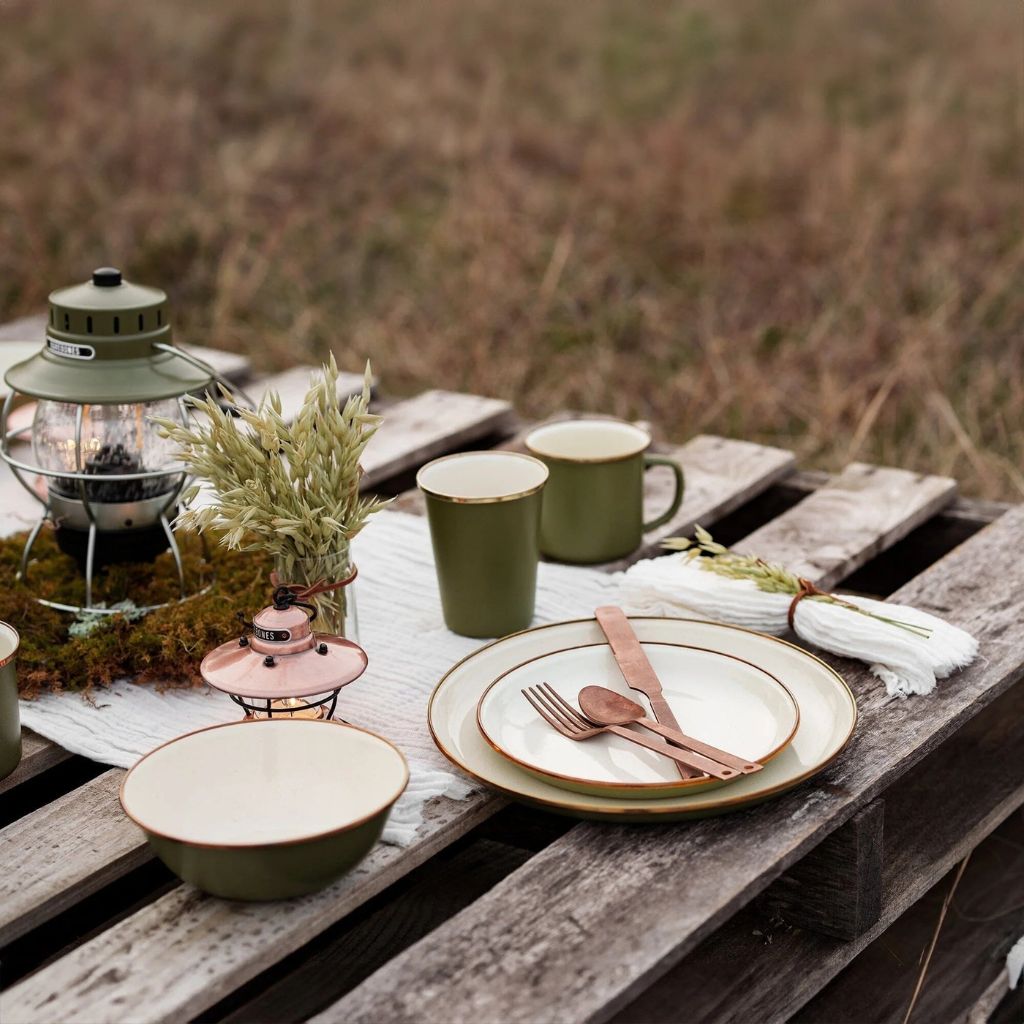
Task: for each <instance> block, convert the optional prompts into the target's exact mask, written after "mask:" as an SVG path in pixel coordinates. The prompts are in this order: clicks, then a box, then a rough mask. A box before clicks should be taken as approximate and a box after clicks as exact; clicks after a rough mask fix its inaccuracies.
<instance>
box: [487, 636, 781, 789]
mask: <svg viewBox="0 0 1024 1024" xmlns="http://www.w3.org/2000/svg"><path fill="white" fill-rule="evenodd" d="M643 647H644V652H645V653H646V654H647V657H648V658H649V659H650V662H651V664H652V665H653V666H654V670H655V672H657V674H658V678H659V679H660V680H661V684H662V687H663V689H664V694H665V698H666V700H668V702H669V704H670V705H671V706H672V709H673V710H674V711H675V712H676V716H677V718H678V719H679V721H680V723H681V724H682V727H683V728H684V729H685V730H686V732H687V733H689V734H690V735H691V736H694V737H697V738H699V739H702V740H704V741H705V742H706V743H710V744H712V745H713V746H716V747H720V748H721V749H722V750H727V751H729V753H732V754H736V755H737V756H739V757H743V758H747V759H749V760H751V761H760V762H761V763H762V764H764V763H766V762H767V761H769V760H770V759H771V758H772V757H774V756H775V755H776V754H778V753H779V751H780V750H782V749H783V748H784V747H785V746H786V744H787V743H789V741H790V740H791V739H792V738H793V734H794V733H795V732H796V729H797V724H798V722H799V720H800V712H799V710H798V708H797V705H796V701H795V700H794V699H793V696H792V694H790V692H789V690H787V689H786V687H785V686H784V685H783V684H782V683H781V682H780V681H779V680H778V679H776V678H775V677H774V676H773V675H771V674H770V673H768V672H766V671H765V670H764V669H762V668H758V667H757V666H756V665H752V664H751V663H750V662H749V661H744V660H743V659H741V658H738V657H736V656H735V655H733V654H727V653H723V652H722V651H717V650H708V649H706V648H702V647H693V646H690V645H682V644H666V643H646V644H644V645H643ZM540 683H548V684H549V685H550V686H552V687H553V688H554V690H555V691H556V692H557V693H558V694H560V695H561V696H562V697H564V698H565V699H566V700H568V701H569V702H570V703H571V704H572V705H573V706H576V695H577V694H578V693H579V692H580V690H581V689H583V687H584V686H590V685H596V686H606V687H608V689H611V690H615V691H616V692H618V693H621V694H624V695H625V696H627V697H629V698H631V699H632V700H635V701H636V702H637V703H639V704H640V705H641V706H643V708H644V711H645V712H646V713H647V715H648V716H649V717H653V716H652V715H651V709H650V705H649V704H648V702H647V699H646V698H645V697H644V696H643V695H642V694H640V693H638V692H637V691H636V690H631V689H630V688H629V687H628V686H627V685H626V681H625V680H624V679H623V677H622V673H621V672H620V671H619V667H618V665H617V664H616V662H615V657H614V656H613V654H612V651H611V648H610V647H609V646H608V645H607V644H606V643H597V644H583V645H581V646H579V647H570V648H567V649H566V650H561V651H555V652H553V653H549V654H542V655H540V656H538V657H534V658H531V659H530V660H529V661H527V662H525V663H524V664H522V665H518V666H516V667H515V668H513V669H511V670H510V671H508V672H505V673H503V674H502V675H500V676H499V677H498V678H497V679H496V680H495V681H494V682H493V683H491V685H490V686H489V687H488V688H487V689H486V690H485V691H484V694H483V696H482V697H481V698H480V701H479V703H478V705H477V725H478V726H479V727H480V732H481V733H482V734H483V737H484V739H485V740H487V741H488V742H489V743H490V744H491V746H492V747H494V749H495V750H496V751H497V752H498V753H499V754H501V755H502V756H503V757H506V758H507V759H508V760H510V761H512V762H513V763H514V764H516V765H518V766H519V767H520V768H522V769H524V770H525V771H528V772H532V773H534V774H536V775H539V776H541V777H542V778H543V779H544V780H545V781H547V782H550V783H551V784H552V785H554V786H558V787H560V788H561V789H568V790H570V791H572V792H576V793H588V794H594V795H598V796H613V797H621V798H623V799H635V800H643V799H651V798H658V797H667V796H678V795H681V794H682V793H692V792H695V791H697V790H699V789H709V788H712V787H715V788H717V787H719V786H723V785H729V784H730V783H728V782H722V781H720V780H718V779H712V778H708V777H707V776H703V777H700V778H696V779H686V780H683V779H681V778H680V777H679V772H678V771H677V770H676V766H675V762H674V761H671V760H669V759H668V758H667V757H663V756H662V755H661V754H657V753H655V752H654V751H651V750H647V749H645V748H644V747H641V746H638V745H637V744H636V743H631V742H630V741H629V740H627V739H625V738H623V737H620V736H614V735H612V734H610V733H606V734H604V735H603V736H595V737H593V738H592V739H588V740H585V741H583V742H580V741H576V740H572V739H569V738H568V737H566V736H563V735H562V734H561V733H559V732H557V731H556V730H555V729H553V728H552V727H551V726H550V725H549V724H548V723H547V722H545V721H544V720H543V719H542V718H541V717H540V715H538V713H537V711H536V710H535V709H534V708H533V707H531V706H530V704H529V703H528V702H527V700H526V698H525V697H524V696H523V694H522V690H523V689H524V688H525V687H527V686H537V685H539V684H540ZM630 730H631V731H637V732H638V733H639V734H641V735H642V736H645V737H649V738H653V739H657V737H655V736H654V734H653V733H651V732H650V731H649V730H646V729H641V728H640V727H639V726H636V725H633V726H630ZM739 778H742V776H737V779H739ZM730 781H736V780H730Z"/></svg>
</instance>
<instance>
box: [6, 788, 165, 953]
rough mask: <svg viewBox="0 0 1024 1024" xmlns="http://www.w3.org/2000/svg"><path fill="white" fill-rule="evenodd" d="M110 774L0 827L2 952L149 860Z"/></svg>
mask: <svg viewBox="0 0 1024 1024" xmlns="http://www.w3.org/2000/svg"><path fill="white" fill-rule="evenodd" d="M123 775H124V772H122V771H119V770H111V771H109V772H105V773H104V774H103V775H100V776H98V777H97V778H95V779H93V780H92V781H91V782H87V783H86V784H85V785H84V786H79V787H78V789H75V790H73V791H72V792H71V793H68V794H67V795H65V796H63V797H61V798H60V799H58V800H54V801H53V802H52V803H49V804H46V805H45V806H43V807H41V808H39V810H37V811H33V812H32V813H31V814H28V815H26V816H25V817H23V818H19V819H18V820H17V821H15V822H14V823H13V824H11V825H8V826H7V828H5V829H0V864H2V865H3V866H4V867H3V870H2V871H0V946H3V945H5V944H6V943H8V942H10V941H12V940H13V939H16V938H17V937H18V936H19V935H23V934H24V933H25V932H27V931H29V930H30V929H32V928H34V927H35V926H36V925H37V924H41V923H42V922H43V921H46V920H48V919H49V918H51V917H53V916H54V915H55V914H57V913H59V912H60V911H61V910H63V909H64V908H65V907H67V906H69V905H70V904H71V903H75V902H77V901H79V900H82V899H84V898H85V897H86V896H88V895H89V894H90V893H93V892H95V891H96V890H97V889H99V888H100V887H101V886H103V885H105V884H106V883H107V882H108V881H110V880H111V879H113V878H116V877H118V876H119V875H122V874H124V873H125V872H126V871H130V870H131V869H132V868H133V867H135V866H136V865H138V864H141V863H142V862H143V861H145V860H147V859H149V857H150V856H151V854H150V853H149V852H148V847H147V846H146V841H145V838H144V836H143V835H142V833H141V832H140V831H139V829H138V828H137V827H136V825H134V824H133V823H132V822H131V821H130V820H129V819H128V818H127V817H125V815H124V814H123V813H122V811H121V805H120V804H119V803H118V799H117V790H118V786H119V785H120V784H121V778H122V777H123Z"/></svg>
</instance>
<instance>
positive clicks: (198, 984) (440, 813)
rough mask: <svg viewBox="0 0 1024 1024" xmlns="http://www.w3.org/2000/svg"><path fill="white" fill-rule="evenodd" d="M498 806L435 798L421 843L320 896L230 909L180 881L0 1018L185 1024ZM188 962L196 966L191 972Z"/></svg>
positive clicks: (365, 867) (373, 862)
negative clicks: (179, 1022) (179, 1023)
mask: <svg viewBox="0 0 1024 1024" xmlns="http://www.w3.org/2000/svg"><path fill="white" fill-rule="evenodd" d="M502 804H503V801H502V800H501V799H500V798H499V797H497V796H494V795H490V794H487V795H484V796H482V797H481V798H479V799H476V800H465V801H454V800H448V799H445V798H441V799H438V800H435V801H433V802H432V803H431V804H429V805H428V806H427V808H426V812H425V817H426V822H427V825H426V828H425V829H424V835H423V838H422V839H420V840H419V841H418V842H417V843H416V844H415V845H414V846H411V847H406V848H405V849H400V848H398V847H395V846H385V845H378V846H377V847H375V848H374V850H373V851H372V852H371V854H370V856H369V857H368V858H367V859H366V860H365V861H364V862H363V863H362V864H361V865H360V866H359V867H358V868H357V869H356V870H355V871H354V872H353V873H352V874H351V875H349V876H347V877H346V878H343V879H342V880H341V881H340V882H338V883H336V884H335V885H333V886H331V887H330V888H329V889H327V890H326V891H325V892H323V893H319V894H316V895H314V896H309V897H304V898H302V899H296V900H287V901H283V902H278V903H273V904H260V903H235V902H229V901H226V900H217V899H212V898H210V897H207V896H204V895H203V894H202V893H200V892H199V891H198V890H196V889H194V888H192V887H191V886H185V885H180V886H178V887H177V888H175V889H173V890H172V891H171V892H169V893H167V895H165V896H163V897H161V898H160V899H158V900H156V901H155V902H154V903H152V904H150V905H149V906H147V907H145V908H144V909H143V910H141V911H139V912H138V913H136V914H133V915H131V916H130V917H128V918H126V919H125V920H123V921H121V922H119V923H118V924H117V925H115V926H114V927H112V928H109V929H107V930H106V931H104V932H102V933H101V934H100V935H98V936H96V938H94V939H91V940H90V941H89V942H87V943H85V944H84V945H82V946H79V947H78V948H77V949H75V950H73V951H72V952H71V953H69V954H68V955H67V956H65V957H63V958H61V959H60V960H58V961H57V962H56V963H53V964H51V965H49V966H47V967H44V968H43V969H42V970H40V971H38V972H36V973H35V974H33V975H30V976H29V977H28V978H25V979H24V980H23V981H21V982H19V983H18V984H17V985H14V986H12V987H11V988H10V989H8V991H6V992H5V993H4V994H3V1008H4V1019H5V1020H11V1021H18V1022H19V1024H27V1022H29V1021H48V1022H54V1024H57V1022H60V1024H73V1022H82V1024H91V1022H93V1021H96V1020H105V1021H113V1020H121V1021H143V1020H145V1021H168V1022H177V1021H180V1020H187V1019H189V1018H190V1017H192V1016H194V1015H195V1014H197V1013H199V1012H200V1011H202V1010H203V1009H205V1008H206V1007H208V1006H211V1005H213V1004H214V1003H216V1002H218V1001H219V1000H221V999H223V998H224V997H225V996H226V995H228V994H229V993H230V992H231V991H233V990H234V989H235V988H236V987H237V986H238V985H240V984H242V983H243V982H245V981H247V980H249V979H250V978H252V977H254V976H255V975H257V974H259V972H260V971H262V970H264V969H265V968H267V967H270V966H271V965H272V964H274V963H276V962H277V961H278V960H280V959H281V958H282V957H284V956H286V955H287V954H288V953H291V952H292V951H293V950H295V949H298V948H299V947H300V946H302V945H303V944H305V943H306V942H308V941H309V940H310V939H312V938H313V937H314V936H316V935H317V934H319V933H320V932H322V931H323V930H324V929H325V928H327V927H329V926H330V925H331V924H333V923H334V922H335V921H338V920H340V919H341V918H342V917H344V916H345V915H346V914H348V913H349V912H350V911H352V910H353V909H355V908H356V907H358V906H360V905H361V904H363V903H365V902H366V901H367V900H368V899H371V898H372V897H373V896H375V895H376V894H377V893H379V892H381V891H382V890H383V889H385V888H387V886H389V885H390V884H391V883H392V882H394V881H397V880H398V879H399V878H401V877H402V876H403V875H405V874H407V873H408V872H409V871H411V870H412V869H413V868H415V867H417V866H418V865H419V864H422V863H423V862H424V861H425V860H427V859H428V858H429V857H431V856H432V855H433V854H434V853H436V852H437V851H438V850H440V849H443V848H444V847H446V846H449V845H450V844H451V843H453V842H455V841H456V840H457V839H458V838H459V837H460V836H462V835H464V834H465V833H466V832H468V831H469V830H470V829H471V828H473V826H474V825H476V824H478V823H479V822H481V821H483V820H484V819H485V818H487V817H488V816H490V815H491V814H493V813H494V812H495V811H496V810H497V809H498V808H500V807H501V806H502ZM197 965H198V966H197Z"/></svg>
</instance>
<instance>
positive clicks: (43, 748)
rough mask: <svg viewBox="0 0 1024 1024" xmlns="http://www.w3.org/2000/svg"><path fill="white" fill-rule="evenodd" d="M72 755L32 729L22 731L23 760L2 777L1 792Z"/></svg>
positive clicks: (0, 781)
mask: <svg viewBox="0 0 1024 1024" xmlns="http://www.w3.org/2000/svg"><path fill="white" fill-rule="evenodd" d="M70 756H71V755H70V754H69V753H68V752H67V751H66V750H65V749H64V748H63V747H58V746H57V745H56V744H55V743H51V742H50V741H49V740H46V739H43V737H42V736H39V735H37V734H36V733H34V732H32V730H31V729H22V731H21V762H20V763H19V765H18V767H17V768H15V769H14V771H13V772H11V774H10V775H8V776H7V778H5V779H0V793H6V792H7V790H9V789H13V788H14V787H15V786H17V785H19V784H21V783H22V782H27V781H28V780H29V779H32V778H35V777H36V776H37V775H39V774H40V773H41V772H45V771H46V770H47V769H49V768H53V767H54V765H58V764H60V763H61V762H62V761H66V760H67V759H68V758H69V757H70Z"/></svg>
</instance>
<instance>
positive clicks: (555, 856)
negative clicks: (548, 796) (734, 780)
mask: <svg viewBox="0 0 1024 1024" xmlns="http://www.w3.org/2000/svg"><path fill="white" fill-rule="evenodd" d="M1022 540H1024V509H1020V510H1015V511H1014V512H1011V513H1008V514H1007V515H1006V516H1004V517H1003V518H1002V519H1000V520H999V521H998V522H996V523H995V524H993V525H992V526H990V527H988V528H987V529H986V530H983V531H982V532H981V533H979V534H977V535H976V536H975V537H973V538H972V539H971V540H970V541H968V542H967V543H965V544H963V545H962V546H961V547H960V548H958V549H957V550H956V551H954V552H953V553H952V554H951V555H949V556H947V558H945V559H943V560H942V561H941V562H939V563H938V564H937V565H935V566H933V567H932V568H931V569H930V570H928V571H927V572H926V573H924V574H922V575H921V576H920V577H918V578H917V579H916V580H915V581H913V582H912V583H910V584H909V585H908V586H906V587H904V588H903V589H902V590H901V591H899V592H898V593H897V595H895V597H896V598H897V599H898V600H900V601H904V602H907V603H912V604H916V605H919V606H921V607H924V608H927V609H929V610H932V611H934V612H937V613H939V614H943V615H946V616H947V617H949V618H950V619H952V620H953V621H955V622H957V623H958V624H959V625H961V626H963V627H965V628H967V629H969V630H971V631H973V632H975V633H976V634H977V635H978V636H979V638H980V639H981V641H982V646H983V650H984V651H985V654H986V656H985V657H984V658H981V659H979V660H978V662H977V663H975V664H974V665H973V666H971V667H970V668H969V669H967V670H965V671H964V672H963V673H961V674H960V675H959V676H957V677H956V678H955V679H954V680H952V681H950V682H948V683H946V684H945V685H943V686H941V687H940V688H939V690H938V691H937V692H936V693H935V694H934V695H932V696H930V697H929V698H927V699H920V700H907V701H903V702H893V701H891V700H888V699H887V698H886V697H885V694H884V690H883V689H882V688H881V687H880V686H879V684H878V683H877V681H874V680H873V679H872V678H871V677H869V676H868V674H867V673H866V671H864V670H860V669H855V670H852V671H851V672H850V673H849V678H850V679H851V681H852V682H853V684H854V685H855V687H856V690H857V693H858V696H859V698H860V707H861V726H860V728H859V730H858V733H857V735H856V737H855V739H854V742H853V744H852V746H851V748H850V749H849V750H848V751H847V753H846V756H844V757H842V758H840V759H839V760H838V761H837V762H836V763H835V765H833V766H832V768H831V769H829V770H828V771H827V772H825V773H823V774H822V775H821V776H819V777H818V778H817V779H815V780H813V781H811V782H809V783H807V784H806V785H805V786H802V787H800V788H799V790H798V791H796V792H794V793H792V794H789V795H787V796H785V797H782V798H780V799H779V800H777V801H774V802H769V803H767V804H765V805H762V806H761V807H758V808H754V809H752V810H750V811H748V812H745V813H744V814H742V815H736V816H732V817H722V818H716V819H709V820H706V821H702V822H697V823H691V824H687V825H685V826H677V827H670V826H666V827H660V828H647V829H636V828H632V829H630V828H609V827H608V826H598V825H583V826H579V827H578V828H575V829H573V830H572V831H571V832H570V833H568V834H567V835H566V836H565V837H564V838H563V839H561V840H558V841H556V842H555V843H553V844H552V845H551V846H550V847H548V848H547V849H546V850H544V851H542V852H541V853H539V854H538V855H537V856H536V857H534V858H533V859H532V860H531V861H530V862H529V863H528V864H527V865H525V866H524V867H523V868H522V869H520V870H519V871H517V872H515V873H514V874H513V875H511V876H509V878H507V879H506V880H505V881H504V882H503V883H501V884H500V885H498V886H496V887H495V889H494V890H492V891H491V892H490V893H489V894H488V895H487V896H485V897H484V898H482V899H480V900H478V901H477V902H476V903H475V904H474V905H473V906H472V907H470V908H468V909H467V910H466V911H464V912H463V913H461V914H459V915H458V916H457V917H455V918H454V919H453V920H451V921H449V922H448V923H447V924H445V925H443V926H442V927H440V928H438V929H437V930H436V931H435V932H434V933H432V934H431V935H430V936H428V937H427V938H426V939H424V940H422V941H421V942H419V943H417V944H416V945H415V946H413V947H411V948H410V949H409V950H407V951H406V953H404V954H403V955H402V956H400V957H397V958H396V959H395V960H393V961H392V962H391V963H390V964H388V965H387V966H386V967H384V968H382V969H381V970H380V971H378V972H377V973H376V974H374V975H373V976H372V977H371V978H369V979H368V980H367V981H366V982H364V983H363V984H362V985H360V986H359V987H358V988H356V989H355V990H354V991H353V992H352V993H350V994H349V995H348V996H347V997H345V998H344V999H342V1000H341V1001H339V1002H338V1003H336V1004H335V1005H334V1006H333V1007H332V1008H331V1009H330V1010H329V1011H326V1012H325V1013H323V1014H322V1015H320V1016H319V1017H318V1018H316V1019H317V1020H318V1021H321V1022H326V1021H337V1020H343V1021H346V1022H350V1024H355V1022H357V1021H379V1020H407V1019H415V1020H417V1021H434V1020H439V1021H440V1020H444V1021H456V1020H467V1021H468V1020H481V1019H490V1018H494V1017H500V1018H501V1019H503V1020H504V1021H507V1022H510V1024H511V1022H513V1021H531V1022H533V1021H547V1020H551V1021H557V1020H564V1019H573V1020H600V1019H604V1018H607V1017H608V1016H610V1015H611V1014H612V1013H614V1012H615V1011H616V1010H617V1009H618V1008H619V1007H621V1006H623V1005H625V1004H626V1003H627V1002H628V1001H629V1000H630V999H631V998H633V997H634V996H635V995H636V994H637V993H638V992H639V991H641V990H642V989H643V988H644V987H646V986H647V985H648V984H650V983H651V981H653V980H655V979H656V978H657V977H659V976H661V975H662V974H663V973H664V972H665V971H666V970H667V969H668V968H669V967H671V966H672V965H673V964H674V963H676V962H677V961H678V960H679V959H680V958H681V957H682V956H683V955H685V953H687V952H688V951H689V950H691V949H692V948H694V946H696V944H697V943H698V942H699V941H700V940H701V939H702V938H704V937H705V936H707V935H708V934H710V933H711V932H712V931H713V930H714V929H715V928H716V927H718V926H719V925H720V924H721V923H722V922H723V921H725V920H726V919H727V918H728V917H730V916H731V915H732V914H733V913H735V911H736V910H737V909H738V908H739V907H741V906H743V905H744V904H745V903H746V902H748V901H749V900H750V898H751V897H752V896H754V895H756V894H757V893H758V892H759V891H761V890H762V889H763V888H764V887H766V886H767V885H768V884H769V883H770V882H771V881H773V880H774V878H776V877H777V876H778V875H779V874H781V873H782V871H784V870H785V869H786V868H788V867H789V866H790V865H791V864H792V863H794V862H795V861H796V860H797V859H799V857H800V856H802V855H803V854H804V853H806V852H807V850H809V849H810V848H812V847H813V846H815V845H817V844H818V843H819V842H820V841H821V840H822V839H823V838H824V837H825V836H826V835H827V834H829V833H830V832H831V831H833V830H834V829H835V828H837V827H838V826H839V825H841V824H843V822H844V821H846V820H848V818H849V817H850V816H851V815H852V814H853V813H855V812H856V810H857V809H858V808H859V807H861V806H863V805H864V804H865V803H867V802H868V801H869V800H871V799H873V798H874V797H875V796H877V795H878V794H879V793H880V791H881V790H882V789H884V788H885V787H886V786H887V785H889V784H891V783H892V782H894V781H895V780H896V779H897V778H898V777H899V776H900V775H901V774H903V772H905V771H906V770H907V769H909V768H910V767H911V766H912V765H913V764H914V763H915V762H916V761H918V760H919V759H920V758H921V757H923V756H924V755H925V754H927V753H928V752H929V751H930V750H931V749H933V748H934V747H935V746H936V745H938V744H939V743H940V742H941V741H942V740H943V739H945V738H946V737H947V736H949V735H950V734H952V733H953V732H955V731H956V730H957V729H958V728H959V727H961V726H962V725H963V724H965V723H966V722H967V721H969V720H970V719H971V718H972V717H973V716H974V715H976V714H977V713H978V712H979V711H980V710H981V709H982V708H983V707H984V706H985V705H986V704H987V703H988V702H989V701H991V700H993V699H995V698H996V697H997V696H998V695H999V694H1000V693H1002V692H1004V691H1005V690H1006V689H1007V688H1008V687H1009V686H1010V685H1012V684H1013V683H1014V682H1016V681H1017V680H1018V679H1019V678H1021V675H1022V674H1024V664H1022V659H1024V566H1021V565H1020V564H1018V563H1017V562H1014V561H1013V560H1012V559H1007V557H1006V552H1008V551H1014V550H1017V548H1018V546H1019V545H1020V543H1021V541H1022ZM825 571H826V572H830V571H833V570H831V569H830V568H829V567H825ZM638 921H642V922H643V928H639V927H636V926H635V923H636V922H638Z"/></svg>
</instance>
